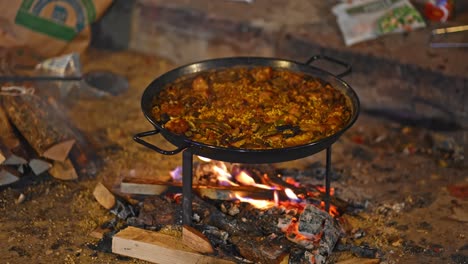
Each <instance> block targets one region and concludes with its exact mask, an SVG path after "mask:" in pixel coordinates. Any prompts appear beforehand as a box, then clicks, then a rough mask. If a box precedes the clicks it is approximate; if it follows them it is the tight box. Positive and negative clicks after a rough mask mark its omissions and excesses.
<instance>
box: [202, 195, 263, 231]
mask: <svg viewBox="0 0 468 264" xmlns="http://www.w3.org/2000/svg"><path fill="white" fill-rule="evenodd" d="M193 212H194V213H196V214H197V215H199V216H200V219H201V221H202V223H203V224H207V225H212V226H215V227H217V228H219V229H221V230H225V231H226V232H228V233H229V234H230V235H231V236H241V235H243V234H250V235H251V236H260V235H261V234H260V232H259V231H258V229H257V228H256V226H255V225H251V224H249V223H245V222H242V221H239V220H238V219H237V218H234V217H231V216H227V215H225V214H224V213H223V212H221V211H220V210H219V209H218V208H216V207H215V206H214V205H212V204H210V203H208V202H206V201H204V200H203V199H200V198H199V197H198V196H196V195H194V196H193Z"/></svg>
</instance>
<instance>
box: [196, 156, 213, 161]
mask: <svg viewBox="0 0 468 264" xmlns="http://www.w3.org/2000/svg"><path fill="white" fill-rule="evenodd" d="M197 158H198V159H200V160H201V161H204V162H210V161H211V159H209V158H205V157H202V156H197Z"/></svg>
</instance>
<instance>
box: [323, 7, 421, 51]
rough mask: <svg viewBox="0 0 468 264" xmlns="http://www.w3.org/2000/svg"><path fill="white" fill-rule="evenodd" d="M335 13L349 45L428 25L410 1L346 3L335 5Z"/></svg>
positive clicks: (333, 10)
mask: <svg viewBox="0 0 468 264" xmlns="http://www.w3.org/2000/svg"><path fill="white" fill-rule="evenodd" d="M332 12H333V13H334V14H335V15H336V17H337V22H338V26H339V27H340V30H341V32H342V34H343V37H344V41H345V44H346V45H348V46H350V45H353V44H355V43H358V42H362V41H365V40H370V39H375V38H377V37H379V36H381V35H385V34H390V33H399V32H404V31H411V30H414V29H417V28H422V27H425V26H426V23H425V22H424V19H423V17H422V16H421V14H420V13H419V12H418V10H416V9H415V8H414V7H413V5H412V4H411V3H410V2H409V1H407V0H360V1H352V2H351V3H349V2H345V3H340V4H338V5H336V6H334V7H333V9H332Z"/></svg>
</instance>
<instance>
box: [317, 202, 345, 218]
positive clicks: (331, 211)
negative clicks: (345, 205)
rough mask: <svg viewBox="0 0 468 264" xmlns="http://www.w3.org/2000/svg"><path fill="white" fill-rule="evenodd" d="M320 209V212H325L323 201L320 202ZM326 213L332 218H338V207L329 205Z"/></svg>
mask: <svg viewBox="0 0 468 264" xmlns="http://www.w3.org/2000/svg"><path fill="white" fill-rule="evenodd" d="M320 207H321V209H322V210H325V202H324V201H321V202H320ZM328 213H329V214H330V215H331V216H333V217H338V216H340V212H339V211H338V207H336V206H334V205H333V204H330V209H329V211H328Z"/></svg>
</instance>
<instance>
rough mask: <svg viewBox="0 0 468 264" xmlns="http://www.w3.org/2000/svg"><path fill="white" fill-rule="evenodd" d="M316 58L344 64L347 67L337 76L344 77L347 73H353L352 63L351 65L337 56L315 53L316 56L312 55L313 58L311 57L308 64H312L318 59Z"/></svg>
mask: <svg viewBox="0 0 468 264" xmlns="http://www.w3.org/2000/svg"><path fill="white" fill-rule="evenodd" d="M316 60H326V61H329V62H333V63H336V64H339V65H341V66H343V67H344V68H345V70H344V71H343V72H341V73H339V74H336V76H337V77H338V78H341V77H344V76H346V75H348V74H349V73H351V65H349V64H348V63H346V62H343V61H340V60H337V59H335V58H332V57H328V56H327V55H315V56H312V58H310V59H309V60H308V61H307V62H306V64H311V63H312V62H314V61H316Z"/></svg>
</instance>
